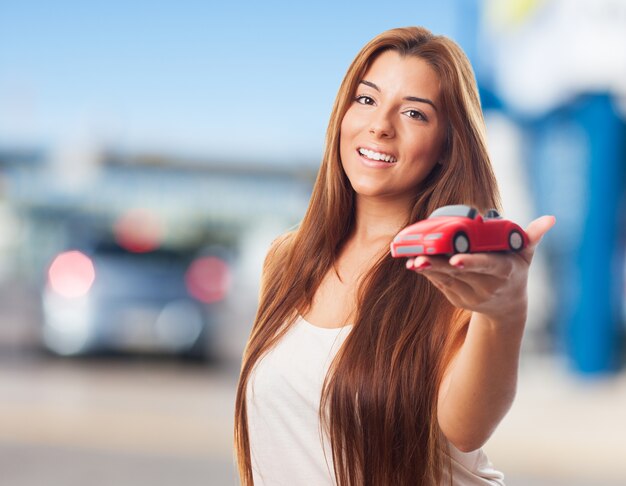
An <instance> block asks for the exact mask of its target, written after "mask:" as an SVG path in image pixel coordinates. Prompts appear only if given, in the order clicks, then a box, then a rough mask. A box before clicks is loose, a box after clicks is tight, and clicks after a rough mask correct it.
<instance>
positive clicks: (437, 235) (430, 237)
mask: <svg viewBox="0 0 626 486" xmlns="http://www.w3.org/2000/svg"><path fill="white" fill-rule="evenodd" d="M442 236H443V233H431V234H429V235H426V237H425V238H424V239H425V240H438V239H439V238H441V237H442Z"/></svg>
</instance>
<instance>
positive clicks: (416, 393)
mask: <svg viewBox="0 0 626 486" xmlns="http://www.w3.org/2000/svg"><path fill="white" fill-rule="evenodd" d="M448 204H469V205H473V206H475V207H477V208H479V209H480V210H481V211H485V210H486V209H488V208H498V206H499V196H498V190H497V186H496V181H495V178H494V175H493V172H492V168H491V165H490V162H489V158H488V155H487V150H486V145H485V135H484V122H483V118H482V112H481V108H480V102H479V98H478V94H477V89H476V84H475V80H474V76H473V73H472V69H471V66H470V64H469V62H468V60H467V58H466V57H465V55H464V54H463V52H462V51H461V49H460V48H459V47H458V46H457V45H456V44H455V43H454V42H452V41H451V40H449V39H447V38H445V37H442V36H433V35H432V34H431V33H430V32H429V31H427V30H426V29H423V28H416V27H411V28H403V29H393V30H390V31H387V32H384V33H383V34H381V35H379V36H377V37H376V38H374V39H373V40H372V41H370V42H369V43H368V44H367V45H366V46H365V47H364V48H363V49H362V50H361V52H360V53H359V54H358V55H357V57H356V59H355V60H354V61H353V63H352V64H351V66H350V68H349V69H348V72H347V74H346V76H345V78H344V80H343V82H342V85H341V88H340V89H339V93H338V96H337V99H336V101H335V105H334V108H333V112H332V114H331V118H330V123H329V127H328V132H327V136H326V149H325V153H324V159H323V161H322V165H321V168H320V171H319V175H318V178H317V181H316V183H315V187H314V189H313V194H312V197H311V201H310V205H309V208H308V210H307V212H306V215H305V216H304V219H303V220H302V222H301V223H300V225H299V227H298V228H297V229H296V230H295V231H292V232H289V233H287V234H285V235H283V236H281V237H280V238H278V239H277V240H275V242H274V243H273V244H272V246H271V248H270V250H269V252H268V255H267V257H266V260H265V264H264V269H263V275H262V282H261V293H260V303H259V308H258V312H257V315H256V319H255V322H254V326H253V329H252V333H251V336H250V339H249V341H248V344H247V347H246V350H245V353H244V358H243V364H242V370H241V376H240V381H239V387H238V392H237V399H236V412H235V414H236V416H235V445H236V450H237V457H238V463H239V471H240V476H241V481H242V484H244V485H251V484H255V485H257V486H258V485H300V484H302V485H314V486H317V485H324V484H338V485H340V486H347V485H350V486H356V485H374V486H381V485H385V486H386V485H389V486H391V485H393V486H398V485H411V486H413V485H438V484H458V485H466V484H468V485H469V484H471V485H473V484H476V485H483V484H484V485H486V484H491V485H494V484H495V485H497V484H503V483H502V475H501V473H499V472H498V471H495V470H494V469H493V468H492V466H491V464H490V463H489V461H488V460H487V458H486V457H485V456H484V454H483V453H482V451H481V449H480V447H481V446H482V445H483V444H484V443H485V442H486V440H487V439H488V438H489V436H490V435H491V433H492V432H493V430H494V429H495V427H496V426H497V425H498V423H499V422H500V420H501V419H502V417H503V416H504V415H505V414H506V412H507V410H508V409H509V407H510V405H511V403H512V400H513V396H514V394H515V388H516V376H517V365H518V355H519V349H520V343H521V339H522V333H523V329H524V323H525V319H526V280H527V273H528V267H529V264H530V261H531V258H532V254H533V250H534V247H535V246H536V245H537V243H538V242H539V240H540V239H541V237H542V236H543V234H544V233H545V232H546V231H547V230H548V229H549V228H550V226H551V225H552V224H553V223H554V220H553V218H551V217H543V218H540V219H538V220H536V221H534V222H533V223H532V224H531V225H530V226H529V227H528V229H527V232H528V234H529V237H530V240H531V244H530V246H529V248H528V249H526V250H524V251H523V252H521V253H519V254H471V255H470V254H462V255H455V256H453V257H451V258H449V259H448V258H444V257H418V258H412V259H407V260H406V261H403V260H401V259H394V258H392V257H391V255H390V254H389V244H390V242H391V240H392V238H393V237H394V236H395V234H396V233H397V232H398V231H399V230H401V229H402V228H404V227H405V226H407V225H408V224H410V223H412V222H415V221H417V220H420V219H423V218H425V217H427V216H428V215H429V214H430V213H431V212H432V211H433V210H435V209H436V208H438V207H441V206H444V205H448Z"/></svg>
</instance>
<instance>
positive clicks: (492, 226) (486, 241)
mask: <svg viewBox="0 0 626 486" xmlns="http://www.w3.org/2000/svg"><path fill="white" fill-rule="evenodd" d="M526 245H528V235H527V234H526V233H525V232H524V230H523V229H522V228H520V227H519V226H518V225H517V224H515V223H513V222H512V221H508V220H506V219H502V216H500V215H499V214H498V212H497V211H496V210H495V209H490V210H489V211H487V213H486V214H485V215H484V216H481V215H480V213H479V212H478V210H477V209H475V208H472V207H470V206H465V205H462V204H459V205H455V206H443V207H441V208H439V209H437V210H435V211H433V213H432V214H431V215H430V216H429V217H428V219H424V220H422V221H418V222H417V223H414V224H412V225H409V226H407V227H406V228H404V229H403V230H402V231H400V233H398V234H397V235H396V237H395V238H394V239H393V242H392V243H391V256H393V257H394V258H408V257H414V256H418V255H442V254H447V255H452V254H455V253H478V252H486V251H507V250H512V251H519V250H521V249H522V248H525V247H526Z"/></svg>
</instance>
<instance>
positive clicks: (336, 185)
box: [235, 27, 499, 486]
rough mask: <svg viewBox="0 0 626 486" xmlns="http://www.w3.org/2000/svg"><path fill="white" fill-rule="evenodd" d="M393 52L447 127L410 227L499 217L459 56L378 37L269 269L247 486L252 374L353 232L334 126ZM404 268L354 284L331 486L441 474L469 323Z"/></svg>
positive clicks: (253, 347)
mask: <svg viewBox="0 0 626 486" xmlns="http://www.w3.org/2000/svg"><path fill="white" fill-rule="evenodd" d="M389 49H393V50H395V51H396V52H398V53H399V54H401V55H402V56H417V57H419V58H421V59H423V60H425V61H426V62H427V63H428V64H429V65H430V66H431V68H432V69H433V70H434V71H435V72H436V74H437V75H438V77H439V79H440V83H441V92H440V101H441V106H442V109H443V113H444V114H445V115H446V119H447V125H448V126H447V135H446V140H445V142H444V147H443V150H442V158H441V163H440V164H437V165H436V166H435V168H434V169H433V170H432V172H431V173H430V174H429V175H428V177H427V178H426V179H425V180H424V181H423V182H422V183H421V184H420V186H419V187H417V188H416V190H415V198H414V202H413V206H412V210H411V212H410V218H409V219H408V220H407V221H406V224H409V223H411V222H414V221H417V220H419V219H423V218H425V217H427V216H428V214H430V213H431V212H432V211H433V210H435V209H436V208H438V207H440V206H444V205H447V204H463V203H464V204H471V205H474V206H475V207H478V208H479V209H481V210H485V209H487V208H491V207H494V208H498V207H499V195H498V189H497V185H496V180H495V177H494V174H493V171H492V168H491V164H490V162H489V157H488V155H487V149H486V143H485V133H484V128H485V127H484V120H483V116H482V111H481V107H480V100H479V97H478V92H477V88H476V82H475V79H474V75H473V71H472V68H471V66H470V64H469V61H468V60H467V58H466V56H465V54H464V53H463V51H462V50H461V49H460V48H459V47H458V46H457V45H456V44H455V43H454V42H453V41H451V40H450V39H447V38H446V37H443V36H435V35H433V34H431V33H430V32H429V31H428V30H426V29H423V28H418V27H407V28H399V29H392V30H389V31H387V32H384V33H382V34H380V35H379V36H377V37H375V38H374V39H373V40H371V41H370V42H369V43H368V44H367V45H366V46H365V47H364V48H363V49H362V50H361V51H360V52H359V53H358V55H357V56H356V58H355V59H354V61H353V62H352V64H351V65H350V67H349V69H348V71H347V73H346V76H345V77H344V79H343V82H342V84H341V87H340V89H339V93H338V95H337V98H336V100H335V104H334V107H333V111H332V114H331V116H330V122H329V125H328V131H327V133H326V147H325V152H324V158H323V161H322V164H321V167H320V170H319V173H318V176H317V180H316V182H315V186H314V188H313V194H312V196H311V200H310V204H309V207H308V210H307V212H306V214H305V216H304V218H303V219H302V221H301V223H300V225H299V227H298V228H297V229H296V230H294V231H291V232H289V233H287V234H285V235H283V237H282V238H280V239H278V240H277V241H276V242H275V244H274V245H273V246H272V249H271V251H270V253H268V256H267V258H266V260H265V264H264V269H263V285H262V288H261V293H260V301H259V307H258V310H257V314H256V318H255V321H254V325H253V328H252V332H251V335H250V339H249V341H248V344H247V346H246V348H245V351H244V356H243V362H242V367H241V375H240V379H239V385H238V389H237V398H236V410H235V448H236V454H237V462H238V467H239V474H240V478H241V482H242V484H243V485H245V486H249V485H252V484H253V476H252V468H251V457H250V444H249V441H248V423H247V415H246V386H247V384H248V380H249V377H250V373H251V371H252V369H253V367H254V365H255V364H256V363H257V362H258V360H259V359H260V358H261V357H262V356H263V355H264V354H265V353H266V352H267V351H268V350H270V349H271V348H272V347H273V346H274V345H275V344H276V343H277V341H278V340H279V339H280V338H281V337H282V336H283V335H284V333H285V332H286V331H287V329H288V328H289V327H290V326H291V325H292V324H293V322H294V321H295V318H296V316H297V313H298V311H300V312H301V313H302V314H306V312H307V311H308V309H310V306H311V304H312V301H313V296H314V294H315V292H316V290H317V288H318V287H319V285H320V283H321V281H322V279H323V278H324V276H325V275H326V274H327V272H328V271H329V270H331V269H333V268H335V261H336V258H337V256H338V254H339V250H340V249H341V247H342V244H343V243H344V242H345V241H346V238H347V237H348V235H349V234H350V231H351V229H352V228H353V225H354V201H355V195H354V190H353V189H352V187H351V185H350V182H349V181H348V178H347V177H346V174H345V172H344V171H343V168H342V165H341V160H340V155H339V137H340V126H341V121H342V119H343V116H344V115H345V113H346V111H347V110H348V108H349V106H350V103H351V102H352V99H353V96H354V95H355V91H356V87H357V85H358V83H359V81H360V80H361V79H362V77H363V75H364V74H365V72H366V70H367V69H368V67H369V66H370V65H371V63H372V61H373V60H374V59H375V58H376V56H377V55H379V54H380V53H382V52H384V51H386V50H389ZM311 255H314V256H315V258H311ZM404 263H405V262H404V259H395V258H392V257H391V256H390V255H389V254H388V253H387V254H385V255H383V256H381V257H380V258H379V259H378V260H377V261H376V262H375V264H374V265H373V266H372V268H371V269H370V271H369V272H368V274H367V276H366V278H364V279H363V281H362V282H361V283H360V285H359V287H358V292H357V312H356V316H355V319H354V327H353V329H352V331H351V333H350V334H349V336H348V337H347V338H346V340H345V342H344V345H343V346H342V348H341V349H340V351H339V352H338V353H337V355H336V357H335V359H334V361H333V363H332V365H331V367H330V369H329V373H328V375H327V377H326V381H325V382H324V387H323V391H322V397H321V401H320V424H321V426H322V427H324V429H325V430H326V432H327V433H328V435H329V437H330V443H331V447H332V456H333V457H332V458H333V465H334V470H335V476H336V480H337V484H338V485H339V486H357V485H375V486H387V485H389V486H391V485H393V486H403V485H411V486H415V485H431V484H439V482H440V480H441V478H442V473H443V469H444V467H446V460H445V457H446V456H445V454H444V453H443V452H442V451H445V450H446V441H445V439H444V437H443V434H442V433H441V430H440V428H439V426H438V423H437V391H438V388H439V385H440V383H441V380H442V377H443V373H444V371H445V368H446V366H447V365H448V364H449V362H450V360H451V358H452V356H453V355H454V353H455V352H456V350H458V348H459V347H460V345H461V343H462V341H463V339H464V333H465V331H466V329H467V324H468V321H469V313H468V312H466V311H462V310H459V309H456V308H455V307H453V306H452V305H451V304H450V303H449V302H448V301H447V300H446V299H445V297H443V295H442V294H441V293H440V292H439V291H438V290H437V289H436V288H435V287H434V286H432V285H431V284H430V283H429V282H428V280H427V279H425V278H423V277H422V276H421V275H417V274H416V273H414V272H411V271H407V270H406V268H405V266H404Z"/></svg>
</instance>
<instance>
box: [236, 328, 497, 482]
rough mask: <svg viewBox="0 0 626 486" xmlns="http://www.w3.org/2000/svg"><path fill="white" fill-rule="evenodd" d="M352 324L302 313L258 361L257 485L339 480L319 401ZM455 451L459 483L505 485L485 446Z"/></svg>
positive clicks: (252, 392)
mask: <svg viewBox="0 0 626 486" xmlns="http://www.w3.org/2000/svg"><path fill="white" fill-rule="evenodd" d="M351 329H352V326H345V327H341V328H335V329H328V328H323V327H318V326H314V325H313V324H311V323H309V322H307V321H306V320H304V319H303V318H302V317H301V316H298V318H297V320H296V322H295V323H294V324H293V326H292V327H291V328H290V329H289V330H288V331H287V333H286V334H285V336H284V337H283V338H282V339H281V340H280V341H279V342H278V344H277V345H276V346H275V347H274V348H273V349H272V350H270V351H269V352H268V353H267V354H266V355H265V356H264V357H263V358H262V359H261V360H260V361H259V362H258V363H257V364H256V366H255V367H254V369H253V371H252V373H251V375H250V379H249V380H248V387H247V391H246V406H247V412H248V434H249V439H250V453H251V460H252V472H253V477H254V484H255V486H298V485H306V486H325V485H329V486H334V485H336V482H335V475H334V471H333V459H332V453H331V449H330V442H329V439H328V437H327V436H326V434H322V433H321V432H320V422H319V415H318V413H319V402H320V397H321V393H322V384H323V382H324V378H325V377H326V373H327V372H328V367H329V366H330V363H331V361H332V359H333V358H334V356H335V354H336V353H337V351H338V350H339V347H340V346H341V344H342V343H343V341H344V339H345V338H346V336H347V335H348V334H349V332H350V330H351ZM450 451H451V458H452V474H453V478H454V482H453V484H454V485H455V486H502V485H504V482H503V475H502V473H500V472H499V471H496V470H495V469H494V468H493V466H492V465H491V463H490V462H489V460H488V459H487V456H486V455H485V454H484V453H483V451H482V450H481V449H478V450H476V451H473V452H469V453H463V452H461V451H459V450H458V449H456V448H455V447H454V446H453V445H452V444H450ZM446 484H447V483H446Z"/></svg>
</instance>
